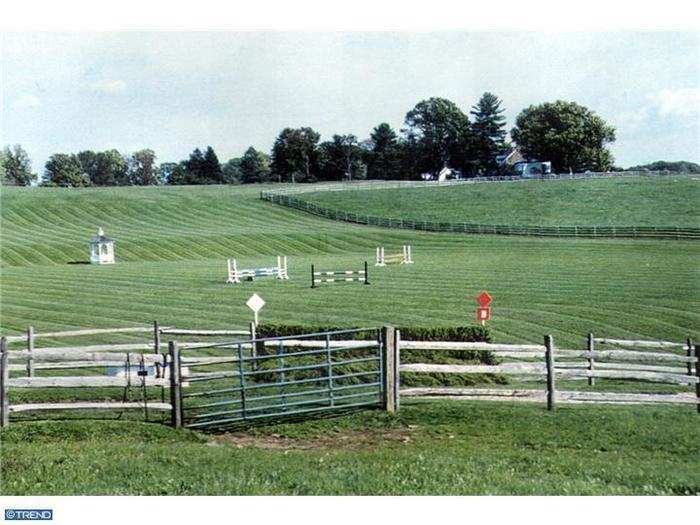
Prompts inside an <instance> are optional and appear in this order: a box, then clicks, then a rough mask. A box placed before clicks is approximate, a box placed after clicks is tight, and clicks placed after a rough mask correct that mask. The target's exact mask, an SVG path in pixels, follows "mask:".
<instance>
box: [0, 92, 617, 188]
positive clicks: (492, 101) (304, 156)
mask: <svg viewBox="0 0 700 525" xmlns="http://www.w3.org/2000/svg"><path fill="white" fill-rule="evenodd" d="M502 106H503V104H502V101H501V100H500V99H499V98H498V97H497V96H496V95H494V94H492V93H484V95H483V96H482V97H481V98H480V100H479V101H478V102H477V103H476V104H475V105H474V106H472V108H471V110H470V111H469V113H468V114H467V113H465V112H464V111H462V109H460V108H459V107H458V106H457V105H456V104H455V103H454V102H452V101H450V100H447V99H444V98H437V97H433V98H430V99H427V100H423V101H421V102H419V103H418V104H416V105H415V106H414V107H413V108H412V109H411V110H410V111H408V113H406V116H405V119H404V127H403V128H402V129H401V130H399V131H398V132H397V131H396V130H395V129H393V128H392V127H391V126H390V125H389V124H387V123H380V124H378V125H377V126H376V127H374V128H373V129H372V131H371V133H370V134H369V137H368V138H366V139H364V140H360V139H358V138H357V137H356V136H355V135H352V134H347V135H333V136H332V137H331V139H330V140H326V141H321V135H320V134H319V133H318V132H317V131H315V130H313V129H312V128H310V127H301V128H285V129H283V130H282V131H281V132H280V133H279V135H278V136H277V138H276V139H275V142H274V145H273V146H272V150H271V151H270V153H269V154H268V153H266V152H263V151H259V150H257V149H255V148H254V147H252V146H251V147H249V148H248V149H247V150H246V151H245V152H244V153H243V155H242V156H241V157H235V158H232V159H229V160H228V161H226V162H223V163H222V162H220V160H219V158H218V156H217V155H216V152H215V151H214V149H213V148H212V147H211V146H209V147H207V148H205V149H204V150H202V149H199V148H197V149H195V150H194V151H193V152H192V153H191V154H190V155H189V158H187V159H185V160H182V161H180V162H164V163H161V164H157V163H156V155H155V153H154V152H153V150H150V149H143V150H140V151H137V152H134V153H131V154H129V155H122V154H121V153H120V152H118V151H117V150H108V151H101V152H94V151H90V150H88V151H81V152H79V153H75V154H74V153H56V154H54V155H52V156H51V157H50V158H49V160H48V161H47V162H46V165H45V167H44V173H43V176H42V177H41V180H40V184H41V185H45V186H74V187H80V186H128V185H136V186H146V185H155V184H175V185H179V184H249V183H258V182H315V181H333V180H360V179H419V178H420V177H421V176H422V175H423V174H426V173H429V174H436V173H438V172H439V171H440V170H441V169H442V168H443V167H449V168H451V169H453V170H457V171H458V172H459V173H461V174H462V176H465V177H473V176H478V175H497V174H507V172H506V169H507V168H504V167H502V166H499V165H498V164H497V162H496V157H497V156H498V155H499V154H502V153H504V152H507V151H510V150H511V149H512V148H513V147H514V146H517V147H518V148H519V149H520V151H521V153H522V154H523V156H524V157H525V158H531V159H537V160H540V161H551V162H552V168H553V170H554V171H555V172H569V171H575V172H579V171H585V170H591V171H608V170H610V169H612V168H613V157H612V155H611V153H610V151H609V150H608V148H607V146H608V145H609V144H610V143H612V142H613V141H614V140H615V130H614V128H613V127H612V126H610V125H609V124H607V123H606V122H605V121H604V120H603V119H602V118H600V117H599V116H598V115H596V114H595V113H594V112H593V111H591V110H589V109H588V108H586V107H583V106H580V105H579V104H576V103H575V102H565V101H556V102H551V103H544V104H540V105H536V106H530V107H528V108H526V109H524V110H523V111H522V112H521V113H520V114H519V115H518V117H517V119H516V122H515V126H514V127H513V128H512V130H511V131H510V136H511V138H512V140H513V143H510V142H509V141H507V140H506V137H507V131H506V119H505V117H504V116H503V113H504V109H503V107H502ZM0 166H1V169H0V175H2V182H3V184H16V185H30V184H32V183H33V182H35V181H38V180H39V178H38V177H37V175H36V174H35V173H33V172H32V170H31V162H30V160H29V157H28V155H27V154H26V152H25V151H24V150H23V149H22V148H21V146H19V145H16V146H14V147H9V146H8V147H5V149H4V150H3V151H2V152H1V153H0Z"/></svg>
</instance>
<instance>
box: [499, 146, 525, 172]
mask: <svg viewBox="0 0 700 525" xmlns="http://www.w3.org/2000/svg"><path fill="white" fill-rule="evenodd" d="M525 160H526V159H525V157H524V156H523V154H522V153H520V149H519V148H513V149H511V150H510V151H507V152H505V153H502V154H500V155H496V164H497V165H498V167H499V168H510V167H511V166H514V165H515V164H517V163H518V162H524V161H525Z"/></svg>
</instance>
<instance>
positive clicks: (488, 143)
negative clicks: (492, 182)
mask: <svg viewBox="0 0 700 525" xmlns="http://www.w3.org/2000/svg"><path fill="white" fill-rule="evenodd" d="M504 111H505V110H504V109H502V108H501V101H500V100H499V98H498V97H497V96H496V95H494V94H492V93H484V94H483V95H482V96H481V99H480V100H479V102H478V104H477V105H476V106H473V107H472V111H471V115H472V116H473V117H474V124H472V130H473V131H474V135H475V137H474V140H473V144H472V152H473V157H474V161H475V162H474V171H475V172H476V173H477V174H484V173H493V172H494V171H496V169H497V165H496V155H498V154H499V153H501V152H503V151H504V150H505V147H506V146H505V138H506V129H505V127H506V118H505V117H504V116H503V112H504Z"/></svg>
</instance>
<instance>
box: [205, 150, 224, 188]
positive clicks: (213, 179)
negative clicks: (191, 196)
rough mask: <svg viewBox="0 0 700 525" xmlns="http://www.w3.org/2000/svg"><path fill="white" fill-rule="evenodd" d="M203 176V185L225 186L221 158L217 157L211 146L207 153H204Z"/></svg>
mask: <svg viewBox="0 0 700 525" xmlns="http://www.w3.org/2000/svg"><path fill="white" fill-rule="evenodd" d="M202 175H203V177H204V180H206V182H204V183H203V184H223V183H224V176H223V172H222V171H221V163H220V162H219V157H217V156H216V153H215V152H214V148H212V147H211V146H208V147H207V151H205V152H204V159H203V162H202Z"/></svg>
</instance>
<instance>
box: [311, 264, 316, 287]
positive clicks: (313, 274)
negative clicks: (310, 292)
mask: <svg viewBox="0 0 700 525" xmlns="http://www.w3.org/2000/svg"><path fill="white" fill-rule="evenodd" d="M315 276H316V274H315V273H314V265H313V264H312V265H311V288H316V280H315Z"/></svg>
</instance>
